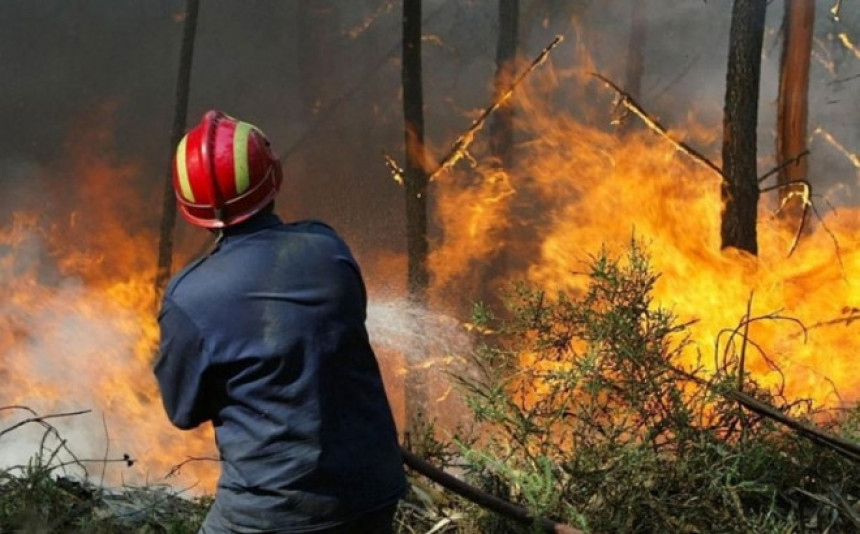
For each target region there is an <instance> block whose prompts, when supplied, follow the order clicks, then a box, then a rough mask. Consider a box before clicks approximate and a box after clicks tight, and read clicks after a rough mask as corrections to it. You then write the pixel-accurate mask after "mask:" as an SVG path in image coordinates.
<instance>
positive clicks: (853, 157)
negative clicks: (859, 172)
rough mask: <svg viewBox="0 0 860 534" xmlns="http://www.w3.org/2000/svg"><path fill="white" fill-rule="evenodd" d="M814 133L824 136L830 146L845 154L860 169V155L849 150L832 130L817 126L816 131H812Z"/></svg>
mask: <svg viewBox="0 0 860 534" xmlns="http://www.w3.org/2000/svg"><path fill="white" fill-rule="evenodd" d="M812 134H813V135H820V136H821V137H823V138H824V140H825V141H827V143H828V144H830V146H832V147H833V148H835V149H836V150H837V151H839V152H840V153H841V154H842V155H843V156H845V157H846V158H848V161H850V162H851V164H852V165H854V167H855V168H857V169H860V157H858V156H857V154H854V153H851V152H849V151H848V149H847V148H845V146H844V145H843V144H842V143H840V142H839V141H838V140H837V139H836V138H835V137H833V136H832V135H831V134H830V132H828V131H827V130H823V129H821V128H816V129H815V131H814V132H812Z"/></svg>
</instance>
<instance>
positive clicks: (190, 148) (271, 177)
mask: <svg viewBox="0 0 860 534" xmlns="http://www.w3.org/2000/svg"><path fill="white" fill-rule="evenodd" d="M282 179H283V175H282V173H281V163H280V161H278V158H277V156H275V154H274V153H273V152H272V149H271V147H270V145H269V141H268V139H266V136H265V135H264V134H263V132H261V131H260V130H259V128H257V127H256V126H254V125H252V124H249V123H247V122H242V121H239V120H236V119H234V118H233V117H230V116H229V115H226V114H224V113H222V112H220V111H209V112H207V113H206V114H205V115H203V119H202V120H201V121H200V124H198V125H197V126H195V127H194V128H193V129H192V130H191V131H190V132H188V133H187V134H185V137H183V138H182V141H180V142H179V146H177V147H176V156H175V157H174V158H173V189H174V191H176V201H177V205H178V207H179V211H180V213H182V215H183V217H185V219H186V220H187V221H188V222H190V223H191V224H194V225H197V226H202V227H204V228H225V227H227V226H233V225H236V224H239V223H240V222H242V221H244V220H246V219H248V218H249V217H251V216H252V215H254V214H255V213H257V212H258V211H260V210H261V209H262V208H263V207H264V206H266V205H267V204H268V203H269V202H270V201H272V199H274V198H275V195H276V194H277V193H278V189H279V188H280V186H281V180H282Z"/></svg>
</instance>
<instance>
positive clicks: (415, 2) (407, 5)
mask: <svg viewBox="0 0 860 534" xmlns="http://www.w3.org/2000/svg"><path fill="white" fill-rule="evenodd" d="M402 69H403V70H402V73H401V77H402V83H403V119H404V123H405V129H404V131H405V134H404V141H405V150H406V166H405V169H404V171H405V176H404V182H405V183H404V186H405V190H406V240H407V247H406V248H407V261H408V268H407V269H408V274H407V282H408V288H409V295H410V297H411V298H412V299H413V300H414V301H416V302H419V303H423V302H425V301H426V298H427V285H428V282H429V275H428V272H427V253H428V244H427V169H426V165H425V160H426V156H425V148H424V95H423V89H422V82H421V0H404V1H403V65H402Z"/></svg>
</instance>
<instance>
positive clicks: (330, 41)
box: [295, 0, 340, 123]
mask: <svg viewBox="0 0 860 534" xmlns="http://www.w3.org/2000/svg"><path fill="white" fill-rule="evenodd" d="M334 4H335V3H334V2H333V1H332V0H313V1H310V0H303V1H299V2H298V3H297V6H296V9H297V12H296V18H297V20H298V28H297V29H298V31H297V32H296V41H295V42H296V46H297V47H298V48H297V49H298V50H301V52H300V53H299V55H298V67H299V73H300V76H299V78H300V83H299V89H300V93H301V96H302V100H303V101H304V106H303V111H304V116H303V119H304V120H305V121H307V122H308V123H311V122H312V121H313V117H314V116H315V115H316V114H317V113H319V112H320V111H322V110H324V109H326V108H327V107H328V106H329V105H330V104H331V101H332V100H333V96H332V95H333V91H334V90H335V89H336V88H339V87H340V86H339V84H338V83H337V81H336V80H334V79H333V76H336V73H337V69H336V68H335V67H336V60H337V57H338V54H337V51H336V46H335V45H336V42H335V39H334V36H335V35H336V31H335V28H336V26H334V25H335V24H336V18H337V17H336V15H337V12H336V10H335V9H336V7H335V5H334Z"/></svg>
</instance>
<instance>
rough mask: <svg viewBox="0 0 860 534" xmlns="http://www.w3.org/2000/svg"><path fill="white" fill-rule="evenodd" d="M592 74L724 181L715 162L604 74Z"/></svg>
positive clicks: (651, 125)
mask: <svg viewBox="0 0 860 534" xmlns="http://www.w3.org/2000/svg"><path fill="white" fill-rule="evenodd" d="M590 74H591V76H594V77H595V78H597V79H598V80H600V81H602V82H603V83H605V84H606V85H607V86H608V87H609V88H611V89H612V90H613V91H615V92H616V93H618V96H619V97H620V98H621V101H620V104H621V105H622V106H624V107H625V108H627V109H628V110H630V111H632V112H633V113H635V114H636V116H638V117H639V118H640V119H642V122H644V123H645V125H646V126H648V128H649V129H651V130H652V131H654V132H657V133H658V134H660V135H661V136H662V137H663V138H665V139H666V140H667V141H669V142H670V143H672V144H673V145H674V146H675V148H677V149H678V150H680V151H681V152H683V153H685V154H687V155H688V156H690V157H691V158H693V160H694V161H696V163H699V164H700V165H703V166H704V167H706V168H707V169H709V170H711V171H713V172H714V173H716V174H717V175H718V176H719V177H720V179H721V180H722V179H723V171H722V170H720V168H719V167H718V166H717V165H716V164H715V163H714V162H712V161H711V160H709V159H708V158H706V157H705V156H703V155H702V154H701V153H700V152H699V151H697V150H696V149H694V148H693V147H691V146H690V145H688V144H687V143H685V142H683V141H680V140H678V139H675V138H674V137H672V135H671V134H670V133H669V130H667V129H666V127H665V126H663V125H662V124H660V122H659V121H657V119H655V118H653V117H651V116H650V115H649V114H648V113H647V112H646V111H645V110H644V109H642V106H640V105H639V104H638V103H637V102H636V100H634V99H633V97H632V96H630V94H628V93H627V92H625V91H624V90H622V89H621V88H620V87H618V85H616V84H615V83H614V82H612V81H611V80H609V79H608V78H606V77H605V76H603V75H602V74H598V73H596V72H592V73H590Z"/></svg>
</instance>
